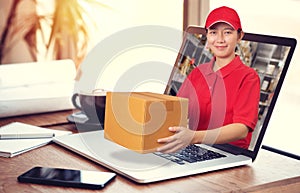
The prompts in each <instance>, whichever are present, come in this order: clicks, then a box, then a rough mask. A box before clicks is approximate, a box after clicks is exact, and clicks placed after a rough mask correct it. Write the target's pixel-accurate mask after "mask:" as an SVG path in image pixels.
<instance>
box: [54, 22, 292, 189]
mask: <svg viewBox="0 0 300 193" xmlns="http://www.w3.org/2000/svg"><path fill="white" fill-rule="evenodd" d="M205 33H206V32H205V29H204V28H202V27H199V26H190V27H188V28H187V30H186V31H185V33H184V36H183V41H182V45H181V48H180V51H179V53H178V56H177V58H176V61H175V64H174V67H173V70H172V72H171V76H170V78H169V81H168V83H167V85H166V90H165V94H170V95H176V93H177V91H178V89H179V87H180V85H181V83H182V81H183V80H184V79H185V77H186V75H187V74H188V73H189V72H190V69H186V68H185V71H184V73H182V71H180V70H181V69H180V66H181V64H182V63H183V62H184V61H185V60H187V59H188V60H193V65H194V67H195V66H197V65H201V63H203V62H206V61H209V60H210V58H211V57H212V56H211V54H210V53H209V51H208V50H206V48H205V44H206V37H205ZM295 46H296V40H295V39H293V38H287V37H275V36H269V35H261V34H253V33H246V34H245V36H244V38H243V40H242V42H241V44H240V45H239V46H238V47H237V49H236V51H237V54H239V55H240V57H241V59H242V60H243V61H244V62H245V64H246V65H249V66H251V67H252V68H255V70H256V71H257V73H258V74H259V76H260V78H261V86H262V87H261V95H260V104H259V115H258V116H259V121H258V123H257V126H256V128H255V131H254V132H253V136H252V141H251V144H250V146H249V148H248V149H243V148H240V147H236V146H233V145H230V144H216V145H205V144H197V145H193V146H189V147H188V148H187V149H185V150H184V151H182V152H178V153H177V154H161V153H149V154H139V153H136V152H134V151H131V150H128V149H126V148H124V147H122V146H119V145H118V144H115V143H113V142H111V141H109V140H106V139H104V130H101V129H99V130H96V131H90V132H85V133H78V134H73V135H69V136H63V137H57V138H55V139H54V142H55V143H57V144H59V145H61V146H63V147H65V148H67V149H70V150H71V151H74V152H76V153H78V154H80V155H82V156H84V157H86V158H88V159H90V160H92V161H94V162H96V163H99V164H100V165H102V166H105V167H107V168H108V169H110V170H112V171H114V172H116V173H118V174H120V175H123V176H125V177H127V178H129V179H131V180H133V181H135V182H137V183H150V182H156V181H161V180H169V179H174V178H178V177H184V176H189V175H196V174H201V173H205V172H211V171H215V170H220V169H226V168H232V167H236V166H242V165H247V164H251V163H252V162H253V161H254V160H255V158H256V156H257V154H258V152H259V150H260V148H261V144H262V140H263V137H264V134H265V132H266V129H267V127H268V122H269V120H270V117H271V114H272V111H273V109H274V106H275V104H276V100H277V97H278V95H279V92H280V88H281V86H282V83H283V81H284V78H285V75H286V72H287V70H288V66H289V64H290V61H291V58H292V55H293V53H294V50H295ZM190 152H194V153H190ZM195 152H197V154H199V155H205V156H204V157H206V158H203V156H200V157H195V156H194V157H188V156H186V155H193V154H195ZM213 152H215V153H213ZM211 155H212V157H210V156H211Z"/></svg>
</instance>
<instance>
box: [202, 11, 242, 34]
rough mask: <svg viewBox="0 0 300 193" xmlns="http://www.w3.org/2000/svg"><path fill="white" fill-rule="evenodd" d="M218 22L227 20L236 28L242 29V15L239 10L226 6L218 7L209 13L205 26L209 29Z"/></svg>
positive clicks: (226, 21)
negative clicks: (240, 15) (238, 12)
mask: <svg viewBox="0 0 300 193" xmlns="http://www.w3.org/2000/svg"><path fill="white" fill-rule="evenodd" d="M218 22H225V23H227V24H229V25H231V26H232V27H233V28H234V29H235V30H238V29H242V25H241V21H240V17H239V15H238V14H237V12H236V11H235V10H234V9H232V8H229V7H226V6H223V7H219V8H216V9H214V10H212V11H211V12H210V13H209V15H208V16H207V18H206V23H205V28H206V29H208V28H210V27H211V26H212V25H214V24H215V23H218Z"/></svg>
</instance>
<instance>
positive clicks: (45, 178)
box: [18, 167, 116, 189]
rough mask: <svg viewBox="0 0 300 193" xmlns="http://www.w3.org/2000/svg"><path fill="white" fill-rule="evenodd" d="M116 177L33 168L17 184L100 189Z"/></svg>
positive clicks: (87, 172)
mask: <svg viewBox="0 0 300 193" xmlns="http://www.w3.org/2000/svg"><path fill="white" fill-rule="evenodd" d="M115 176H116V174H115V173H112V172H99V171H87V170H72V169H62V168H46V167H34V168H32V169H30V170H29V171H27V172H25V173H24V174H22V175H20V176H19V177H18V181H19V182H26V183H36V184H45V185H56V186H65V187H77V188H87V189H101V188H103V187H104V186H105V184H107V183H108V182H109V181H111V180H112V179H113V178H114V177H115Z"/></svg>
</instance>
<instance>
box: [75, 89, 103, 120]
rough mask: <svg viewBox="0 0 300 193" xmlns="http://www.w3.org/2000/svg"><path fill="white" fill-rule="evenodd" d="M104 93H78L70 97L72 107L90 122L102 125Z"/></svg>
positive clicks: (99, 90)
mask: <svg viewBox="0 0 300 193" xmlns="http://www.w3.org/2000/svg"><path fill="white" fill-rule="evenodd" d="M105 102H106V91H105V90H102V89H98V90H94V91H93V92H92V93H85V92H79V93H75V94H74V95H73V96H72V103H73V105H74V106H75V107H76V108H77V109H79V110H81V111H82V112H83V113H84V114H85V115H86V116H87V118H88V120H89V121H90V122H94V123H100V124H101V125H104V119H105Z"/></svg>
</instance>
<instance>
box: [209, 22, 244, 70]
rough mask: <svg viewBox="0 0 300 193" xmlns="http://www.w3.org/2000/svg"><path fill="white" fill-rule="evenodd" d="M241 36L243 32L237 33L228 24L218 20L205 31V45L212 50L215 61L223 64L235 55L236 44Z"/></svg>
mask: <svg viewBox="0 0 300 193" xmlns="http://www.w3.org/2000/svg"><path fill="white" fill-rule="evenodd" d="M242 37H243V32H240V33H239V32H238V31H237V30H234V29H233V28H232V27H231V26H230V25H229V24H227V23H223V22H219V23H216V24H214V25H213V26H211V27H210V28H209V29H208V31H207V47H208V48H210V50H211V51H212V52H213V54H214V56H215V57H216V61H217V62H219V63H222V64H223V65H225V64H227V63H229V62H230V61H231V60H233V58H234V57H235V48H236V45H237V43H238V42H239V41H240V40H241V39H242ZM221 61H222V62H221ZM222 64H219V65H222ZM223 65H222V66H223Z"/></svg>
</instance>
